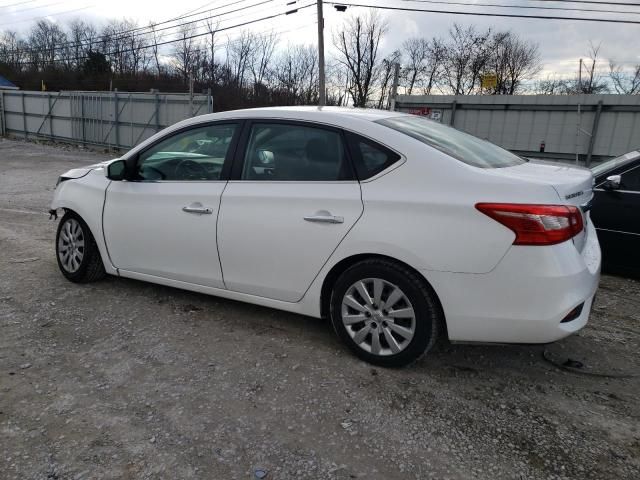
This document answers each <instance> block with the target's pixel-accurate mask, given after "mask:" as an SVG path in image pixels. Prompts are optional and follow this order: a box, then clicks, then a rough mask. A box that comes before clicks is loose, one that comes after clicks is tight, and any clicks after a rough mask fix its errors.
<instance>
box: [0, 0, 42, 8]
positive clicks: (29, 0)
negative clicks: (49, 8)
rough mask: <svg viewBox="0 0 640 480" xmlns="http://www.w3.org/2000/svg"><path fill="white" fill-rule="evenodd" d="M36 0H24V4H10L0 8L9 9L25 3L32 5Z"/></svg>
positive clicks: (22, 3)
mask: <svg viewBox="0 0 640 480" xmlns="http://www.w3.org/2000/svg"><path fill="white" fill-rule="evenodd" d="M35 1H37V0H26V2H17V3H10V4H9V5H0V8H9V7H17V6H18V5H25V4H27V3H33V2H35Z"/></svg>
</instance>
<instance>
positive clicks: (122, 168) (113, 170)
mask: <svg viewBox="0 0 640 480" xmlns="http://www.w3.org/2000/svg"><path fill="white" fill-rule="evenodd" d="M106 175H107V178H108V179H109V180H124V179H125V178H126V176H127V162H125V161H124V160H116V161H115V162H111V163H110V164H109V165H107V171H106Z"/></svg>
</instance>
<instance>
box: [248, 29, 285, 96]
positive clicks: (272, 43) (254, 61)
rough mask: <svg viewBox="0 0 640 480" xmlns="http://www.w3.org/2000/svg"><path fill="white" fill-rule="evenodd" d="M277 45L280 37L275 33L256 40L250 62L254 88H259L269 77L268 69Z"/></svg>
mask: <svg viewBox="0 0 640 480" xmlns="http://www.w3.org/2000/svg"><path fill="white" fill-rule="evenodd" d="M277 44H278V35H277V34H276V33H275V32H271V33H268V34H266V35H262V36H259V37H255V38H254V41H253V48H252V49H251V52H250V57H251V58H250V62H249V63H250V69H251V73H252V75H253V84H254V88H257V86H258V85H261V84H262V83H263V82H264V80H265V77H266V75H267V68H268V66H269V63H270V62H271V58H272V57H273V52H274V51H275V49H276V45H277Z"/></svg>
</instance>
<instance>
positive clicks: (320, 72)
mask: <svg viewBox="0 0 640 480" xmlns="http://www.w3.org/2000/svg"><path fill="white" fill-rule="evenodd" d="M318 90H319V92H318V94H319V95H318V106H319V107H324V106H325V105H326V104H327V98H326V95H327V92H326V90H325V86H324V16H323V14H322V0H318Z"/></svg>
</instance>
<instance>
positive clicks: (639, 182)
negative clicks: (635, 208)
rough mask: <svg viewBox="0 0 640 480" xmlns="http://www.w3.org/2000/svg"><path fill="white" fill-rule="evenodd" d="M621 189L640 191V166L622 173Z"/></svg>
mask: <svg viewBox="0 0 640 480" xmlns="http://www.w3.org/2000/svg"><path fill="white" fill-rule="evenodd" d="M620 189H621V190H629V191H631V192H640V166H638V167H635V168H633V169H631V170H629V171H627V172H624V173H623V174H622V175H620Z"/></svg>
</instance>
